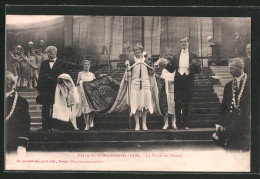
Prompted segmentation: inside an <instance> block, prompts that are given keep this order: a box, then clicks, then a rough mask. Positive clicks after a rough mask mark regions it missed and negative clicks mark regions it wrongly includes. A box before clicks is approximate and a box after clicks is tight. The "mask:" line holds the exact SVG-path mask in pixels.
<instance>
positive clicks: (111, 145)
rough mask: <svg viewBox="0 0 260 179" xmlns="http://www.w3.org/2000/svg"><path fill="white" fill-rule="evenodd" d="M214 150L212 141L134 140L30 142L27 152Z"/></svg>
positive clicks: (214, 146)
mask: <svg viewBox="0 0 260 179" xmlns="http://www.w3.org/2000/svg"><path fill="white" fill-rule="evenodd" d="M190 146H192V147H193V148H201V147H205V148H213V149H215V148H216V145H215V143H214V142H213V141H212V140H143V141H141V140H135V141H114V140H112V141H80V142H78V141H66V142H59V141H54V142H37V141H33V142H30V144H29V146H28V147H27V150H28V151H58V152H60V151H68V152H72V151H80V152H82V151H84V152H87V151H92V152H98V151H100V152H103V151H109V150H116V151H120V150H121V151H122V150H126V151H127V150H150V149H151V148H162V147H163V148H167V147H169V148H172V147H174V149H183V148H185V147H186V148H190Z"/></svg>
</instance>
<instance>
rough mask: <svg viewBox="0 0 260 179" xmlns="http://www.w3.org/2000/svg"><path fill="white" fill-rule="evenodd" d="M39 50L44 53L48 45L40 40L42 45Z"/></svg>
mask: <svg viewBox="0 0 260 179" xmlns="http://www.w3.org/2000/svg"><path fill="white" fill-rule="evenodd" d="M38 49H41V50H42V52H43V51H44V50H45V49H46V44H45V42H44V40H40V44H39V48H38Z"/></svg>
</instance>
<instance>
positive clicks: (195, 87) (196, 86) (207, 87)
mask: <svg viewBox="0 0 260 179" xmlns="http://www.w3.org/2000/svg"><path fill="white" fill-rule="evenodd" d="M193 89H195V90H196V89H200V90H206V89H213V86H212V85H195V86H194V87H193Z"/></svg>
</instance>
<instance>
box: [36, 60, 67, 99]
mask: <svg viewBox="0 0 260 179" xmlns="http://www.w3.org/2000/svg"><path fill="white" fill-rule="evenodd" d="M62 73H67V65H66V63H65V62H63V61H61V60H59V59H57V60H56V61H55V63H54V65H53V67H52V69H51V68H50V65H49V60H44V61H42V63H41V68H40V73H39V78H38V86H37V90H38V92H39V93H40V94H41V96H42V97H41V99H42V104H54V96H55V90H56V86H57V79H58V76H60V75H61V74H62Z"/></svg>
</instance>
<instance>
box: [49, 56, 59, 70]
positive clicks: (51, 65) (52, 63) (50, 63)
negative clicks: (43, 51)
mask: <svg viewBox="0 0 260 179" xmlns="http://www.w3.org/2000/svg"><path fill="white" fill-rule="evenodd" d="M56 59H57V58H54V59H52V60H54V62H49V65H50V68H51V69H52V67H53V65H54V63H55V62H56Z"/></svg>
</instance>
